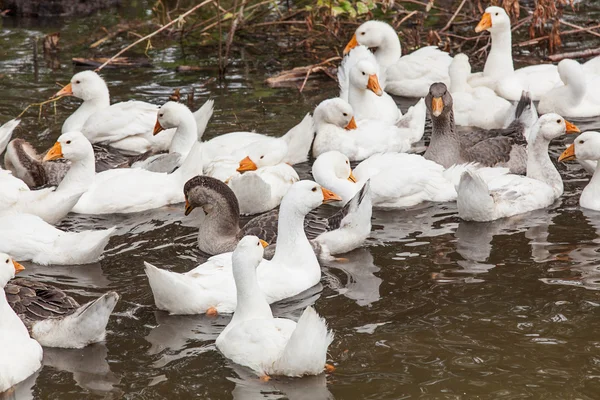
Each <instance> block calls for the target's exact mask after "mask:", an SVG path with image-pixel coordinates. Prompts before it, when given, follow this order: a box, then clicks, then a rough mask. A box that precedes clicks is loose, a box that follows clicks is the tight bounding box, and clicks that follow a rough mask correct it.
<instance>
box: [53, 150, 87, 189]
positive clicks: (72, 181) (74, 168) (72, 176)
mask: <svg viewBox="0 0 600 400" xmlns="http://www.w3.org/2000/svg"><path fill="white" fill-rule="evenodd" d="M95 175H96V160H95V159H94V151H93V149H92V147H91V145H90V151H89V153H88V154H87V155H86V156H85V157H84V158H82V159H80V160H76V161H73V162H71V167H70V168H69V171H67V174H66V175H65V177H64V178H63V180H62V181H61V182H60V184H59V185H58V187H57V189H56V190H57V191H61V192H67V191H68V192H72V193H75V192H84V191H86V190H87V189H88V188H89V187H90V185H91V184H92V183H93V182H94V176H95Z"/></svg>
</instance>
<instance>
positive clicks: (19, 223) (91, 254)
mask: <svg viewBox="0 0 600 400" xmlns="http://www.w3.org/2000/svg"><path fill="white" fill-rule="evenodd" d="M115 230H116V228H114V227H113V228H110V229H104V230H98V231H82V232H66V231H63V230H60V229H57V228H55V227H53V226H52V225H50V224H48V223H46V222H44V220H43V219H41V218H40V217H38V216H35V215H30V214H11V215H6V216H2V217H0V251H2V252H5V253H10V254H12V255H14V257H15V258H18V259H19V260H31V261H33V262H34V263H36V264H41V265H50V264H54V265H77V264H89V263H93V262H96V261H98V260H99V259H100V256H101V255H102V252H103V251H104V248H105V247H106V245H107V244H108V241H109V239H110V237H111V235H112V234H113V233H114V232H115Z"/></svg>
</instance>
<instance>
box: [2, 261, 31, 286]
mask: <svg viewBox="0 0 600 400" xmlns="http://www.w3.org/2000/svg"><path fill="white" fill-rule="evenodd" d="M24 269H25V268H24V267H23V266H22V265H21V264H19V263H18V262H16V261H15V260H13V258H12V257H11V256H9V255H8V254H5V253H0V287H4V286H6V284H7V283H8V281H10V280H11V279H12V278H14V277H15V274H18V273H19V272H21V271H23V270H24Z"/></svg>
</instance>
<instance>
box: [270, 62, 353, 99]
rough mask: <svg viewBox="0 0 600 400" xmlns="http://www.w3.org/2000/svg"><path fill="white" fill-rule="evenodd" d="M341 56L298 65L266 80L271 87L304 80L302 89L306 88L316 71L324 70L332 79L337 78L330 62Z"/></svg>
mask: <svg viewBox="0 0 600 400" xmlns="http://www.w3.org/2000/svg"><path fill="white" fill-rule="evenodd" d="M341 59H342V58H341V57H337V56H336V57H331V58H328V59H327V60H325V61H323V62H321V63H319V64H313V65H307V66H304V67H296V68H293V69H291V70H289V71H282V72H280V73H279V74H277V75H276V76H272V77H270V78H267V79H266V80H265V82H266V83H267V84H268V85H269V86H271V87H281V86H286V83H289V82H296V81H300V80H302V84H301V86H300V88H299V89H300V91H302V90H303V89H304V86H305V85H306V82H307V80H308V79H309V78H310V76H311V75H312V74H314V73H316V72H322V73H324V74H325V75H327V76H328V77H330V78H331V79H333V80H335V79H336V78H335V67H332V66H330V65H328V64H331V63H332V62H334V61H339V60H341Z"/></svg>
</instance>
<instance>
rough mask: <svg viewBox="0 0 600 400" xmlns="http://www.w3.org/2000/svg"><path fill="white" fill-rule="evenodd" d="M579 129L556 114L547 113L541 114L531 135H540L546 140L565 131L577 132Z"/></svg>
mask: <svg viewBox="0 0 600 400" xmlns="http://www.w3.org/2000/svg"><path fill="white" fill-rule="evenodd" d="M579 132H580V130H579V128H577V126H575V125H574V124H572V123H571V122H569V121H567V120H566V119H564V118H563V117H561V116H560V115H558V114H554V113H549V114H544V115H542V116H541V117H540V118H539V119H538V120H537V122H536V123H535V125H534V126H533V129H532V137H533V138H535V137H542V138H544V139H545V140H547V141H548V142H549V141H551V140H553V139H556V138H558V137H560V136H562V135H564V134H565V133H567V134H571V133H579Z"/></svg>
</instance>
